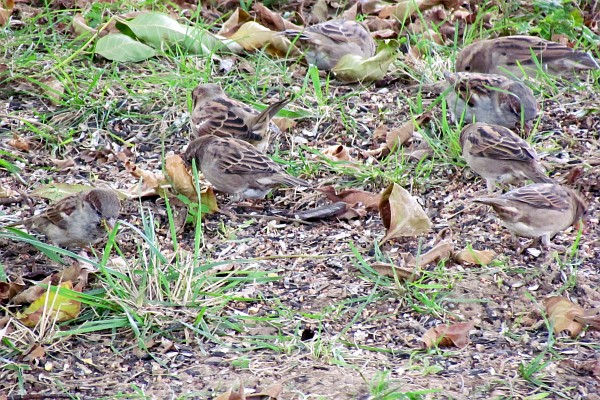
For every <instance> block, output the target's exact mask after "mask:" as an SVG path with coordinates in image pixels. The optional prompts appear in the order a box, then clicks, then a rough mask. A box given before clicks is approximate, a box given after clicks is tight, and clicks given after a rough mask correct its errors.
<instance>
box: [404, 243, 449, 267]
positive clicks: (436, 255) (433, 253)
mask: <svg viewBox="0 0 600 400" xmlns="http://www.w3.org/2000/svg"><path fill="white" fill-rule="evenodd" d="M453 250H454V244H452V242H451V241H449V240H442V241H441V242H439V243H438V244H436V245H435V246H433V248H432V249H431V250H429V251H428V252H427V253H425V254H422V255H421V257H419V258H418V259H415V260H414V262H415V265H416V263H417V261H418V263H419V265H420V266H423V265H428V264H431V263H438V262H439V261H440V260H447V259H449V258H450V256H451V255H452V252H453Z"/></svg>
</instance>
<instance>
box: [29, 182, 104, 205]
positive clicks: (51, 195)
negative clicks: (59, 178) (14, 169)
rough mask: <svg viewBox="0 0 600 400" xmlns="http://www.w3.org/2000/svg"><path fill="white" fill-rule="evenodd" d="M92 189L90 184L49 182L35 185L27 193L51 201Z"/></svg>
mask: <svg viewBox="0 0 600 400" xmlns="http://www.w3.org/2000/svg"><path fill="white" fill-rule="evenodd" d="M90 189H93V188H92V187H91V186H86V185H80V184H68V183H51V184H48V185H42V186H38V187H36V188H35V189H34V190H33V191H32V192H31V193H30V194H29V195H30V196H33V197H40V198H43V199H48V200H52V201H58V200H60V199H62V198H63V197H66V196H70V195H72V194H75V193H80V192H83V191H85V190H90Z"/></svg>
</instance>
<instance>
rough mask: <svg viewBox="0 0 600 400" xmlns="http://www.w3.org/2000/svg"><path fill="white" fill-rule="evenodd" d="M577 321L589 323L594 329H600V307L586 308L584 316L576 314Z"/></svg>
mask: <svg viewBox="0 0 600 400" xmlns="http://www.w3.org/2000/svg"><path fill="white" fill-rule="evenodd" d="M575 321H577V322H580V323H582V324H586V325H589V326H590V327H591V328H593V329H596V330H600V308H592V309H588V310H584V313H583V316H582V317H579V316H576V317H575Z"/></svg>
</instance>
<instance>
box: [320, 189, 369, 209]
mask: <svg viewBox="0 0 600 400" xmlns="http://www.w3.org/2000/svg"><path fill="white" fill-rule="evenodd" d="M317 190H318V191H319V192H321V193H323V194H324V195H325V197H327V198H328V199H329V200H331V201H333V202H338V201H342V202H344V203H346V204H348V205H350V206H355V205H357V204H362V205H364V206H365V208H366V209H367V210H369V209H370V210H376V209H378V208H379V202H380V200H381V194H374V193H370V192H365V191H364V190H356V189H348V190H343V191H341V192H339V193H336V192H335V188H334V187H333V186H323V187H321V188H318V189H317Z"/></svg>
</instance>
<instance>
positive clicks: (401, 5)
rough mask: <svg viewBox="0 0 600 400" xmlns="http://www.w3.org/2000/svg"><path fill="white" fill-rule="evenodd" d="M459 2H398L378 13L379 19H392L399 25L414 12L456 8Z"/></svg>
mask: <svg viewBox="0 0 600 400" xmlns="http://www.w3.org/2000/svg"><path fill="white" fill-rule="evenodd" d="M460 3H461V0H400V1H397V2H396V4H393V5H386V6H385V7H383V8H382V9H381V11H379V18H390V17H392V18H394V19H397V20H399V21H400V22H401V23H402V22H404V21H406V20H407V19H408V18H410V16H411V15H412V14H413V13H415V12H416V11H425V10H429V9H430V8H433V7H435V6H438V5H443V6H444V7H446V8H457V7H458V6H459V5H460Z"/></svg>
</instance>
